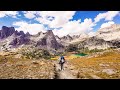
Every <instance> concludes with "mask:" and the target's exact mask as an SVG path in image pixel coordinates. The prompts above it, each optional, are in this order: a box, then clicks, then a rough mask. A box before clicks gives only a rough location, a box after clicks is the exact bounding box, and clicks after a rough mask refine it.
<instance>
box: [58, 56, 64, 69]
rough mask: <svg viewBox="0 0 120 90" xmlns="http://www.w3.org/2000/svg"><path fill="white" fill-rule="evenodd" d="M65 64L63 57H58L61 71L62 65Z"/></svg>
mask: <svg viewBox="0 0 120 90" xmlns="http://www.w3.org/2000/svg"><path fill="white" fill-rule="evenodd" d="M64 63H65V58H64V56H60V58H59V64H60V66H61V71H62V70H63V64H64Z"/></svg>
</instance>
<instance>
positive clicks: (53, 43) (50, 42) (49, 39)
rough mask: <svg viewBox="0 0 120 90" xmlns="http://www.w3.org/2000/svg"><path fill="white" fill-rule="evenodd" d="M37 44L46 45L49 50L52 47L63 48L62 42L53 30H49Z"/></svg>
mask: <svg viewBox="0 0 120 90" xmlns="http://www.w3.org/2000/svg"><path fill="white" fill-rule="evenodd" d="M37 46H40V47H42V46H44V47H46V48H47V49H48V50H50V49H56V50H57V49H60V48H63V46H62V44H60V43H58V42H57V40H56V38H55V36H54V34H53V32H52V30H48V31H47V32H46V35H45V36H44V37H43V38H42V39H40V40H39V41H38V42H37Z"/></svg>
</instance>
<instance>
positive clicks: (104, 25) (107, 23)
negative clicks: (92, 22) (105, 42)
mask: <svg viewBox="0 0 120 90" xmlns="http://www.w3.org/2000/svg"><path fill="white" fill-rule="evenodd" d="M114 23H115V22H113V21H109V22H106V23H103V24H102V25H101V28H105V27H110V26H111V25H112V24H114Z"/></svg>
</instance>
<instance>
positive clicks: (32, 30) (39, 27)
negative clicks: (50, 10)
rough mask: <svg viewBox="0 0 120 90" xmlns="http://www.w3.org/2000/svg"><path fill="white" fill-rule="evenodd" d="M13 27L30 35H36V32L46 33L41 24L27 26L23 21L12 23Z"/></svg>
mask: <svg viewBox="0 0 120 90" xmlns="http://www.w3.org/2000/svg"><path fill="white" fill-rule="evenodd" d="M13 25H14V26H18V28H15V29H16V30H18V31H24V32H25V33H27V32H29V33H30V34H32V35H34V34H37V33H38V32H40V31H42V32H46V30H45V28H44V26H43V25H42V24H35V23H34V24H28V23H27V22H25V21H20V22H14V23H13Z"/></svg>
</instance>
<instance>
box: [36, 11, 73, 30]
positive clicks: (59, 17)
mask: <svg viewBox="0 0 120 90" xmlns="http://www.w3.org/2000/svg"><path fill="white" fill-rule="evenodd" d="M37 14H39V15H40V16H41V17H37V18H36V20H37V21H38V22H40V23H42V24H48V25H49V27H50V28H59V27H62V26H63V25H64V24H66V23H67V22H68V21H69V20H70V19H72V18H73V16H74V14H75V11H40V12H37ZM48 17H54V19H53V20H49V19H48Z"/></svg>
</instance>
